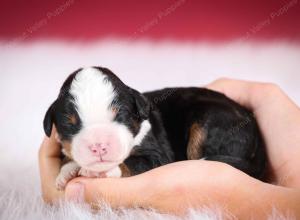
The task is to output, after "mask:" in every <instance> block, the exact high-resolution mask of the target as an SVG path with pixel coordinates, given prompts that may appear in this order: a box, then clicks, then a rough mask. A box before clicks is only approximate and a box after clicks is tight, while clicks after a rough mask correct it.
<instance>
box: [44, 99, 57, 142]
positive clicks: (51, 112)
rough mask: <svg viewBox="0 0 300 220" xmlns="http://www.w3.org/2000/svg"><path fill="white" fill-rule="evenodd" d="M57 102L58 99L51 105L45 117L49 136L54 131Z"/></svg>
mask: <svg viewBox="0 0 300 220" xmlns="http://www.w3.org/2000/svg"><path fill="white" fill-rule="evenodd" d="M55 104H56V101H55V102H53V103H52V105H51V106H50V107H49V109H48V110H47V112H46V115H45V118H44V131H45V133H46V135H47V136H48V137H50V135H51V131H52V126H53V120H54V119H53V118H54V109H55Z"/></svg>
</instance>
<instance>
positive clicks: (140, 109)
mask: <svg viewBox="0 0 300 220" xmlns="http://www.w3.org/2000/svg"><path fill="white" fill-rule="evenodd" d="M131 90H132V93H133V96H134V98H135V104H136V108H137V113H138V116H139V117H140V118H141V119H147V118H148V117H149V113H150V107H151V105H150V102H149V100H148V99H147V98H146V97H145V96H143V95H142V94H141V93H139V92H138V91H136V90H134V89H131Z"/></svg>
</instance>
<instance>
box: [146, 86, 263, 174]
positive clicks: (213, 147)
mask: <svg viewBox="0 0 300 220" xmlns="http://www.w3.org/2000/svg"><path fill="white" fill-rule="evenodd" d="M144 95H145V96H146V97H147V98H148V99H149V100H150V101H151V102H152V103H153V105H152V106H153V108H154V109H156V110H157V111H159V112H160V114H161V118H162V121H163V125H164V128H165V130H166V132H167V137H168V140H169V141H170V144H171V146H172V150H173V152H174V154H175V161H179V160H186V159H187V153H186V152H187V144H188V134H189V133H188V132H189V128H190V127H191V125H192V124H193V123H195V122H197V123H199V125H200V126H201V127H202V128H203V129H204V130H205V131H206V132H207V138H206V139H205V141H204V143H203V145H202V148H203V157H204V158H206V160H215V161H221V162H225V163H228V164H230V165H232V166H234V167H236V168H238V169H240V170H242V171H244V172H246V173H248V174H249V175H251V176H254V177H256V178H261V177H262V176H263V174H264V169H265V160H266V159H265V152H264V143H263V141H262V137H261V134H260V131H259V128H258V125H257V122H256V120H255V118H254V116H253V114H252V113H251V112H250V111H248V110H247V109H245V108H244V107H242V106H240V105H239V104H237V103H235V102H234V101H232V100H230V99H229V98H227V97H226V96H224V95H223V94H220V93H217V92H214V91H211V90H208V89H203V88H168V89H163V90H159V91H153V92H148V93H144Z"/></svg>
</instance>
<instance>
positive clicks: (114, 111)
mask: <svg viewBox="0 0 300 220" xmlns="http://www.w3.org/2000/svg"><path fill="white" fill-rule="evenodd" d="M111 110H112V112H113V113H114V114H115V115H116V114H117V113H118V111H119V109H118V108H117V107H114V106H112V107H111Z"/></svg>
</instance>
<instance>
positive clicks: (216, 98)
mask: <svg viewBox="0 0 300 220" xmlns="http://www.w3.org/2000/svg"><path fill="white" fill-rule="evenodd" d="M53 125H55V127H56V129H57V137H56V138H57V140H58V141H59V142H60V144H61V146H62V155H63V158H64V159H63V161H64V162H63V165H62V167H61V171H60V173H59V175H58V177H57V179H56V187H57V188H58V189H60V190H63V189H64V187H65V186H66V184H67V182H68V181H69V180H71V179H72V178H74V177H76V176H87V177H126V176H131V175H136V174H139V173H142V172H145V171H147V170H150V169H153V168H155V167H159V166H162V165H165V164H168V163H171V162H174V161H180V160H188V159H189V160H197V159H206V160H215V161H220V162H225V163H228V164H230V165H232V166H234V167H236V168H237V169H240V170H242V171H244V172H246V173H247V174H249V175H251V176H253V177H256V178H261V177H262V175H263V173H264V169H265V160H266V159H265V151H264V144H263V141H262V138H261V134H260V132H259V129H258V126H257V123H256V121H255V118H254V117H253V115H252V114H251V112H249V111H248V110H246V109H245V108H243V107H242V106H240V105H238V104H237V103H235V102H234V101H232V100H230V99H228V98H227V97H225V96H224V95H223V94H220V93H217V92H213V91H210V90H207V89H203V88H168V89H163V90H158V91H153V92H147V93H143V94H141V93H139V92H138V91H136V90H134V89H132V88H130V87H128V86H126V85H125V84H124V83H123V82H122V81H121V80H120V79H119V78H118V77H117V76H116V75H115V74H114V73H112V72H111V71H110V70H109V69H107V68H102V67H90V68H82V69H79V70H77V71H75V72H74V73H73V74H71V75H70V76H69V77H68V78H67V80H66V81H65V82H64V84H63V86H62V88H61V90H60V93H59V96H58V98H57V99H56V100H55V101H54V103H53V104H52V105H51V106H50V108H49V109H48V111H47V113H46V115H45V118H44V130H45V133H46V135H47V136H50V135H51V130H52V126H53Z"/></svg>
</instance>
